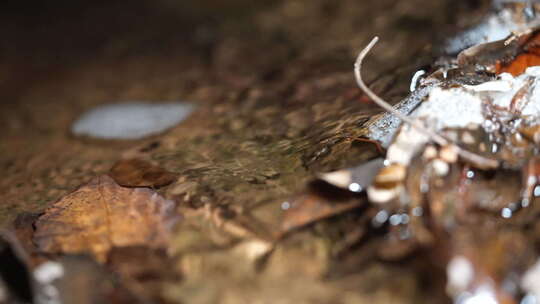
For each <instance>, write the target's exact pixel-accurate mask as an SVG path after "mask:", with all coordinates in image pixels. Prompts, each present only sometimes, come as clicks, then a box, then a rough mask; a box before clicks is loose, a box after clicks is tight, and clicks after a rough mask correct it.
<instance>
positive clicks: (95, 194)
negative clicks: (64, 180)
mask: <svg viewBox="0 0 540 304" xmlns="http://www.w3.org/2000/svg"><path fill="white" fill-rule="evenodd" d="M173 208H174V203H173V202H172V201H169V200H165V199H164V198H163V197H161V196H160V195H158V194H157V193H155V192H154V191H152V190H150V189H145V188H135V189H133V188H124V187H121V186H119V185H118V184H117V183H116V182H115V181H114V180H113V179H112V178H110V177H109V176H99V177H96V178H94V179H93V180H91V181H90V182H89V183H88V184H86V185H83V186H82V187H80V188H79V189H77V190H75V191H74V192H72V193H70V194H68V195H66V196H64V197H63V198H61V199H60V200H59V201H58V202H56V203H55V204H53V205H52V206H51V207H49V208H48V209H47V210H46V211H45V214H44V215H42V216H41V217H40V218H39V219H38V220H37V221H36V223H35V227H36V231H35V233H34V242H35V243H36V245H37V247H38V248H39V249H40V250H41V251H44V252H48V253H85V252H87V253H91V254H93V255H94V256H95V257H96V259H98V260H99V261H101V262H103V261H105V259H106V256H107V253H108V252H109V250H110V249H111V248H113V247H119V246H132V245H146V246H149V247H152V248H158V247H164V246H165V245H166V243H167V240H168V237H169V229H170V227H171V225H172V224H173V223H174V218H175V217H174V215H172V212H173Z"/></svg>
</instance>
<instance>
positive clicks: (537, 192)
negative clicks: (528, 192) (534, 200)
mask: <svg viewBox="0 0 540 304" xmlns="http://www.w3.org/2000/svg"><path fill="white" fill-rule="evenodd" d="M533 195H534V197H539V196H540V186H536V187H534V190H533Z"/></svg>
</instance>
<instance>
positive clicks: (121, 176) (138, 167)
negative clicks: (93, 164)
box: [109, 158, 176, 188]
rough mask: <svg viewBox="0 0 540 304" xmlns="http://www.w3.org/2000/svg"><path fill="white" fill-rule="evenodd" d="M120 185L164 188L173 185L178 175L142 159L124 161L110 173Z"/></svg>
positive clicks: (118, 163)
mask: <svg viewBox="0 0 540 304" xmlns="http://www.w3.org/2000/svg"><path fill="white" fill-rule="evenodd" d="M109 176H111V177H112V178H113V179H114V180H115V181H116V182H117V183H118V184H119V185H121V186H125V187H155V188H158V187H162V186H166V185H168V184H170V183H172V182H173V181H174V180H175V179H176V175H175V174H173V173H171V172H169V171H167V170H165V169H163V168H161V167H158V166H155V165H153V164H151V163H150V162H147V161H145V160H142V159H136V158H134V159H123V160H120V161H118V162H117V163H116V164H115V165H114V166H113V167H112V169H111V171H110V172H109Z"/></svg>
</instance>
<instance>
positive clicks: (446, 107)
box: [295, 1, 540, 303]
mask: <svg viewBox="0 0 540 304" xmlns="http://www.w3.org/2000/svg"><path fill="white" fill-rule="evenodd" d="M538 6H539V5H538V4H535V3H533V2H531V3H529V4H528V2H527V3H512V2H511V1H509V2H507V3H504V4H501V3H496V4H495V7H497V8H498V9H499V10H498V11H497V12H496V13H495V15H493V16H492V17H489V18H487V19H486V20H485V21H484V22H485V23H484V24H483V25H481V26H479V27H477V28H475V29H472V30H471V32H467V33H465V34H464V36H461V38H456V39H461V42H460V43H462V44H461V45H460V46H459V47H457V46H456V41H457V40H455V41H454V42H451V45H453V46H452V47H450V48H449V49H448V51H449V52H451V53H452V52H456V53H457V50H459V51H461V52H460V54H459V55H458V56H457V60H452V59H449V60H448V61H446V62H445V63H443V64H441V65H440V66H439V67H437V66H436V67H434V68H433V71H432V72H431V73H430V74H428V75H427V76H423V77H422V78H421V79H420V80H418V79H414V81H415V82H416V81H418V83H419V85H418V86H417V85H416V84H415V86H411V87H413V88H414V89H415V91H414V92H412V94H411V96H410V97H409V98H407V99H405V100H404V101H402V102H401V103H400V104H398V105H397V106H395V107H392V106H390V105H389V104H388V103H387V102H386V101H384V100H382V99H381V98H379V97H378V96H377V95H376V94H375V93H373V92H372V91H371V90H370V89H369V87H368V86H367V85H365V84H364V82H363V80H362V76H361V74H360V72H361V64H362V61H363V59H364V57H365V56H366V55H367V53H368V52H369V51H370V50H371V48H372V47H373V46H374V44H375V43H376V41H377V38H375V39H374V40H372V42H371V43H370V44H369V45H368V46H367V47H366V48H365V49H364V50H363V51H362V52H361V53H360V55H359V56H358V60H357V63H356V65H355V75H356V77H357V81H358V84H359V86H360V87H361V88H362V89H363V90H364V91H365V92H366V94H367V95H368V96H369V97H370V98H371V99H372V100H373V101H374V102H375V103H376V104H378V105H379V106H381V107H382V108H383V109H385V110H387V111H388V113H389V114H385V115H382V116H379V117H376V118H374V119H372V122H371V123H369V124H370V125H371V126H372V128H375V129H380V131H375V132H373V133H372V135H373V136H374V137H372V139H374V140H379V141H381V143H382V144H383V146H385V147H387V153H386V157H385V159H384V162H383V167H382V168H380V169H377V168H376V167H374V166H373V165H371V164H370V163H369V162H368V163H365V164H363V165H361V166H359V167H356V168H351V169H343V170H341V171H336V172H329V173H324V174H320V175H319V176H320V178H321V179H323V180H325V181H327V182H329V183H331V184H333V185H335V186H336V187H340V188H343V189H349V191H351V192H355V191H354V190H360V191H362V190H366V191H365V192H366V194H367V199H368V201H369V202H371V203H372V205H373V207H372V208H374V209H375V210H378V212H376V213H375V214H374V215H372V216H373V217H372V226H373V227H375V228H377V227H386V229H387V230H386V231H387V232H386V235H387V236H386V239H387V240H388V241H387V242H380V243H379V246H380V248H381V250H380V251H379V252H378V253H374V255H375V256H378V257H379V258H381V259H383V260H388V257H389V256H391V258H390V259H389V260H393V261H395V260H402V259H403V258H404V257H406V256H409V254H410V253H411V252H413V251H414V252H417V251H418V250H425V252H427V255H428V256H429V260H430V261H431V262H430V263H432V264H433V265H439V266H437V267H442V268H445V269H446V274H447V285H446V291H447V294H448V295H449V296H450V297H452V298H453V300H454V302H455V303H536V302H537V301H540V289H538V285H537V284H535V283H534V282H535V281H537V280H538V279H539V278H540V271H538V267H537V263H535V260H540V259H539V254H538V252H537V251H536V249H535V245H534V244H536V243H537V241H538V238H537V237H535V236H534V235H531V234H529V233H527V232H526V230H525V229H526V227H528V226H529V225H531V221H533V222H534V218H535V216H536V215H537V214H538V211H537V210H538V206H536V203H537V199H536V197H537V196H538V195H539V194H540V191H538V188H539V185H540V179H539V175H538V171H537V165H538V154H539V152H540V151H539V150H538V145H537V141H538V136H539V135H538V133H536V132H538V130H539V129H538V126H539V125H540V111H539V110H540V95H539V94H540V93H539V92H540V91H539V90H537V82H538V80H539V79H540V67H536V65H538V63H539V62H538V60H537V56H538V55H537V53H536V52H537V51H536V47H537V42H536V39H537V37H538V30H537V29H536V27H537V26H538V22H539V20H538V19H535V17H534V14H533V17H531V16H525V17H524V18H523V20H524V21H522V22H521V23H519V22H518V21H515V20H519V18H516V15H515V14H516V12H517V13H518V14H519V13H522V14H527V13H528V12H529V10H532V11H533V12H535V11H536V10H538V9H539V7H538ZM490 18H491V19H490ZM510 20H514V21H510ZM490 27H491V28H490ZM473 31H476V32H478V33H484V34H482V35H480V36H475V35H478V33H474V35H473V34H472V33H473ZM490 31H493V32H490ZM492 33H493V34H492ZM480 37H481V38H480ZM501 39H502V40H501ZM497 40H501V41H500V42H498V41H497ZM454 47H455V48H454ZM465 47H469V48H468V49H465V50H463V48H465ZM501 54H504V56H501ZM486 76H487V77H486ZM399 121H401V122H402V123H401V124H399ZM396 123H398V124H397V125H396ZM397 126H399V127H397ZM374 168H375V170H373V169H374ZM358 172H359V173H358ZM353 173H354V174H353ZM366 181H371V182H369V183H368V185H366ZM335 206H336V205H335ZM334 208H335V210H336V213H335V214H338V213H339V212H340V210H339V208H338V207H334ZM295 212H296V213H298V212H301V211H298V210H296V211H295ZM310 212H311V211H310V208H306V209H305V215H309V214H310ZM313 219H314V220H316V219H318V218H317V216H314V217H313ZM304 222H306V223H307V222H309V221H306V220H304ZM398 248H403V249H405V251H402V252H400V250H399V249H398ZM509 248H512V249H509ZM396 249H397V251H396V252H397V255H396V254H394V253H392V254H390V255H389V253H390V252H392V250H394V251H395V250H396ZM441 265H442V266H441Z"/></svg>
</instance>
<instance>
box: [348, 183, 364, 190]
mask: <svg viewBox="0 0 540 304" xmlns="http://www.w3.org/2000/svg"><path fill="white" fill-rule="evenodd" d="M362 190H363V189H362V186H360V184H358V183H351V184H350V185H349V191H352V192H360V191H362Z"/></svg>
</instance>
